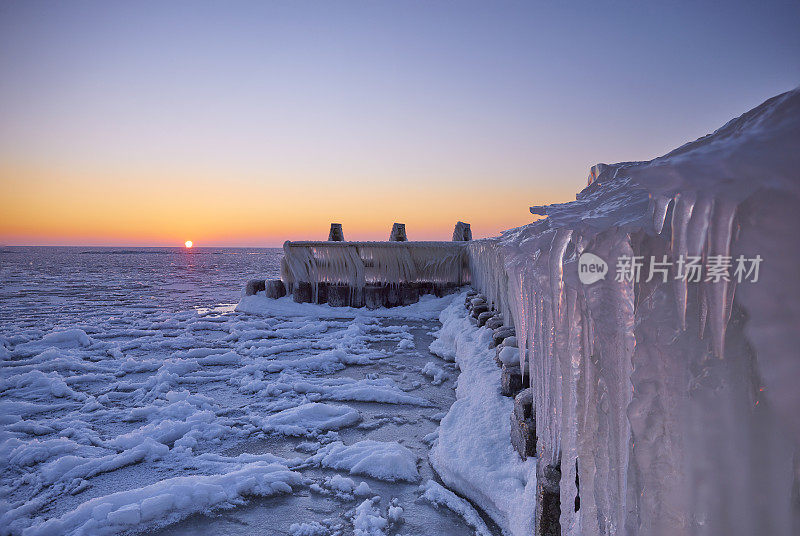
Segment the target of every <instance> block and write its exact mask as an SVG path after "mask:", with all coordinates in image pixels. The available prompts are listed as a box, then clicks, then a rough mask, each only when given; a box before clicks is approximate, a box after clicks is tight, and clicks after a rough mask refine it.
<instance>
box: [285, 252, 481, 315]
mask: <svg viewBox="0 0 800 536" xmlns="http://www.w3.org/2000/svg"><path fill="white" fill-rule="evenodd" d="M465 248H466V242H330V241H316V242H309V241H303V242H286V243H285V244H284V245H283V251H284V258H283V262H282V265H281V280H282V281H283V282H284V285H285V286H286V291H287V292H288V293H300V294H304V293H310V296H308V300H305V299H301V300H299V301H312V302H315V303H320V302H324V301H329V300H324V299H322V298H323V296H322V294H323V293H325V292H330V291H331V290H332V289H333V290H334V291H335V292H341V291H343V290H345V289H346V291H347V293H348V300H349V302H350V303H349V304H351V305H355V306H357V305H359V304H360V303H359V302H363V301H364V300H365V299H367V297H365V293H367V294H371V293H376V292H377V293H380V292H387V293H389V294H391V293H393V292H404V293H405V294H406V295H411V296H414V295H416V296H418V295H419V294H437V295H442V294H445V293H447V292H450V291H452V290H453V289H456V288H458V287H459V286H461V285H464V284H466V283H469V270H468V267H467V263H466V249H465ZM404 301H408V298H406V299H405V300H404ZM412 301H413V298H412ZM337 304H338V303H337ZM368 305H369V304H368Z"/></svg>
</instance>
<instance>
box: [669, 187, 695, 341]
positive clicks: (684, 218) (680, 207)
mask: <svg viewBox="0 0 800 536" xmlns="http://www.w3.org/2000/svg"><path fill="white" fill-rule="evenodd" d="M694 203H695V195H694V193H693V192H688V193H686V194H678V195H677V196H676V198H675V205H674V207H673V209H672V244H671V250H672V261H673V262H675V261H677V260H678V258H683V259H685V258H686V256H687V255H688V254H689V246H688V242H687V240H688V239H687V236H686V233H687V230H688V228H689V220H690V218H691V216H692V209H693V208H694ZM687 285H688V284H687V282H686V278H683V279H678V278H676V279H675V280H674V282H673V286H674V289H675V299H676V301H677V305H678V320H679V322H680V326H681V329H682V330H686V296H687Z"/></svg>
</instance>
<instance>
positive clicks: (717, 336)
mask: <svg viewBox="0 0 800 536" xmlns="http://www.w3.org/2000/svg"><path fill="white" fill-rule="evenodd" d="M735 214H736V203H735V202H733V201H730V200H728V199H720V200H717V202H716V203H715V204H714V212H713V214H712V218H711V228H710V232H709V233H708V244H709V248H708V249H709V251H708V257H707V258H708V259H711V258H712V257H715V258H720V257H729V256H730V248H731V233H732V226H733V217H734V216H735ZM707 289H708V293H707V297H708V305H709V322H710V326H709V327H710V328H711V336H712V339H711V346H712V348H713V349H714V353H715V354H716V356H717V357H719V358H720V359H721V358H722V357H723V354H724V346H725V326H726V324H727V318H728V306H727V304H726V298H727V294H728V281H727V280H726V278H725V277H723V278H721V279H720V280H719V281H712V282H710V284H709V285H707Z"/></svg>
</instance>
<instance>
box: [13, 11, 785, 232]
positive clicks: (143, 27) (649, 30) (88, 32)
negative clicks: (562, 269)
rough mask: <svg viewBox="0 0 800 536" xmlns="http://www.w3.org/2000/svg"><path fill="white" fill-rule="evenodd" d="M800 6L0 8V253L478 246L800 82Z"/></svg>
mask: <svg viewBox="0 0 800 536" xmlns="http://www.w3.org/2000/svg"><path fill="white" fill-rule="evenodd" d="M798 28H800V2H797V1H793V2H753V3H721V2H714V3H711V2H658V3H655V2H654V3H644V2H627V1H624V2H623V1H620V2H565V3H556V2H525V3H523V2H512V3H498V2H407V1H402V2H228V3H225V2H129V3H121V2H113V1H112V2H44V3H43V2H8V1H5V2H3V3H0V197H3V198H5V199H6V207H7V210H5V211H4V212H3V214H0V243H6V244H71V243H76V244H126V245H176V244H180V243H182V242H183V241H184V240H186V239H192V240H194V241H195V243H196V244H197V245H274V244H280V243H282V242H283V240H284V239H287V238H289V239H303V238H324V237H325V236H327V228H328V223H329V222H331V221H341V222H342V223H343V224H344V229H345V235H346V236H347V238H350V239H358V238H360V239H385V238H386V237H387V236H388V233H389V229H390V228H391V224H392V222H393V221H403V222H405V223H406V225H407V229H408V234H409V238H411V239H436V238H448V237H449V235H450V234H451V232H452V225H453V224H454V223H455V221H456V220H457V219H462V220H465V221H470V222H472V224H473V229H474V231H475V233H476V235H478V236H487V235H492V234H495V233H497V232H498V231H499V230H501V229H504V228H507V227H513V226H518V225H522V224H525V223H527V222H529V221H531V215H530V214H529V212H528V210H527V207H528V206H529V205H531V204H542V203H550V202H562V201H566V200H569V199H573V198H574V194H575V193H576V192H577V191H578V190H580V189H581V188H582V187H583V186H584V184H585V180H586V176H587V173H588V168H589V166H591V165H593V164H595V163H597V162H616V161H623V160H642V159H650V158H653V157H655V156H658V155H661V154H663V153H665V152H667V151H668V150H670V149H672V148H674V147H676V146H678V145H680V144H682V143H684V142H686V141H689V140H691V139H694V138H697V137H699V136H701V135H704V134H706V133H708V132H709V131H711V130H713V129H715V128H717V127H719V126H721V125H722V124H723V123H725V122H726V121H727V120H729V119H730V118H732V117H734V116H736V115H739V114H740V113H743V112H744V111H746V110H748V109H750V108H752V107H754V106H756V105H758V104H759V103H760V102H762V101H763V100H765V99H766V98H768V97H770V96H773V95H775V94H778V93H781V92H783V91H786V90H788V89H791V88H792V87H794V86H796V85H797V84H798V83H800V31H798Z"/></svg>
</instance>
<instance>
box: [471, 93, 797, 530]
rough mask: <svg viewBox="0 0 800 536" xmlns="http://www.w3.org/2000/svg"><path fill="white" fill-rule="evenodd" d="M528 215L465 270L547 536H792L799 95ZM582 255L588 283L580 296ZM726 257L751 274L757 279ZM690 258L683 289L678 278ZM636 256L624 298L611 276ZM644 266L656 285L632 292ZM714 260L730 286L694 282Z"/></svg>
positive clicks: (620, 283)
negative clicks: (509, 389)
mask: <svg viewBox="0 0 800 536" xmlns="http://www.w3.org/2000/svg"><path fill="white" fill-rule="evenodd" d="M531 211H532V212H533V213H535V214H540V215H545V216H547V218H545V219H542V220H539V221H537V222H534V223H532V224H530V225H527V226H524V227H520V228H517V229H512V230H509V231H506V232H504V233H503V234H502V235H501V236H500V237H497V238H491V239H485V240H477V241H474V242H471V243H470V244H469V246H468V260H469V266H470V272H471V277H472V284H473V286H475V287H476V288H478V289H479V290H480V291H481V292H483V293H484V294H486V296H487V297H489V298H490V299H491V300H492V302H493V303H494V304H495V306H496V308H497V309H499V310H500V311H501V312H502V313H503V315H504V316H505V318H506V319H507V321H508V322H509V323H511V322H513V324H514V326H515V328H516V332H517V338H518V341H519V346H520V359H521V360H523V361H525V360H527V361H528V364H529V366H530V370H531V376H530V377H531V386H532V387H533V389H534V391H535V403H536V407H535V411H536V428H537V433H538V445H537V451H538V457H539V470H538V472H539V478H540V479H542V481H543V482H546V480H547V478H552V475H553V474H554V473H553V472H552V471H550V472H549V473H547V471H548V468H551V469H552V468H553V467H558V466H560V469H561V476H560V494H561V504H562V508H561V530H562V534H584V535H586V536H592V535H615V534H625V535H643V536H644V535H648V536H649V535H662V534H663V535H681V534H687V535H688V534H696V535H709V536H711V535H722V534H724V535H738V534H741V535H748V536H749V535H753V534H787V535H788V534H798V533H800V522H798V517H800V516H799V515H798V509H800V506H799V505H798V503H799V501H800V498H799V496H800V492H799V491H798V482H800V452H798V445H800V279H799V276H800V269H799V267H800V241H798V239H797V233H799V232H800V89H796V90H794V91H791V92H789V93H786V94H783V95H779V96H777V97H775V98H773V99H770V100H768V101H767V102H765V103H764V104H762V105H761V106H759V107H757V108H755V109H754V110H751V111H750V112H748V113H746V114H744V115H742V116H741V117H739V118H737V119H734V120H732V121H731V122H729V123H728V124H726V125H725V126H723V127H722V128H720V129H719V130H717V131H716V132H714V133H713V134H710V135H708V136H706V137H704V138H701V139H699V140H697V141H695V142H692V143H689V144H686V145H684V146H682V147H680V148H678V149H676V150H675V151H673V152H671V153H669V154H667V155H665V156H663V157H661V158H657V159H655V160H652V161H650V162H629V163H622V164H616V165H603V164H600V165H598V166H595V167H594V168H592V170H591V175H590V177H589V185H588V186H587V188H585V189H584V190H583V191H582V192H581V193H579V194H578V195H577V199H576V200H575V201H573V202H570V203H566V204H562V205H551V206H547V207H532V208H531ZM584 253H593V254H595V255H597V256H598V257H600V258H601V259H603V260H605V261H606V262H607V263H608V273H607V274H606V277H605V278H604V279H601V280H599V281H597V282H594V283H592V284H583V283H581V281H580V280H579V276H578V275H579V274H578V264H579V259H580V257H581V255H582V254H584ZM740 255H742V256H743V259H748V260H749V259H753V258H755V257H756V256H760V257H761V259H762V261H761V263H760V264H759V265H758V266H759V273H758V279H757V281H754V274H753V273H752V272H750V273H749V274H748V273H738V274H737V273H735V270H736V267H737V264H736V261H737V258H738V257H739V256H740ZM664 256H666V259H664ZM692 256H695V257H701V258H702V260H701V264H702V265H703V270H704V271H703V272H702V273H701V279H700V281H699V282H687V280H685V279H683V280H682V279H680V275H681V272H683V273H684V274H685V273H686V270H685V265H683V266H680V265H679V259H684V260H686V259H689V258H690V257H692ZM636 257H642V259H641V261H642V264H643V266H642V267H641V277H640V278H639V281H638V282H637V281H635V277H631V276H633V275H634V274H632V273H630V272H628V273H626V274H624V275H625V276H626V277H620V278H618V277H617V268H618V265H619V263H620V258H623V259H624V258H636ZM651 257H652V258H654V259H655V260H657V261H660V262H663V261H667V264H665V265H663V266H668V272H667V274H666V276H664V275H663V274H662V273H661V272H659V271H657V270H656V271H654V274H653V277H652V279H650V280H649V281H648V279H649V275H650V268H651V262H650V260H651ZM728 257H731V258H732V264H733V265H732V266H731V267H730V268H729V269H727V272H728V273H729V277H730V279H731V281H725V280H724V278H718V277H716V276H712V275H711V274H713V265H715V264H716V265H717V266H719V265H720V263H722V264H725V259H727V258H728ZM622 262H624V261H622ZM634 262H635V261H634ZM669 263H672V264H671V266H669ZM659 266H660V265H657V264H653V265H652V267H653V268H658V267H659ZM752 266H753V264H752V262H751V263H750V264H748V265H746V267H747V268H752ZM679 267H680V268H683V270H679ZM742 275H744V276H746V277H744V278H742V282H737V279H738V278H739V277H740V276H742ZM665 278H666V281H665V280H664V279H665ZM618 279H621V280H618ZM689 279H691V277H690V278H689ZM706 279H708V280H706ZM717 279H719V280H717ZM576 461H577V463H576ZM576 468H577V472H578V477H579V478H578V481H579V487H580V509H579V510H578V511H577V512H576V511H575V508H574V507H573V506H572V505H574V499H575V495H576V493H577V491H578V489H577V488H578V486H577V485H576V474H575V473H576ZM564 505H569V506H566V507H565V506H564Z"/></svg>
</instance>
